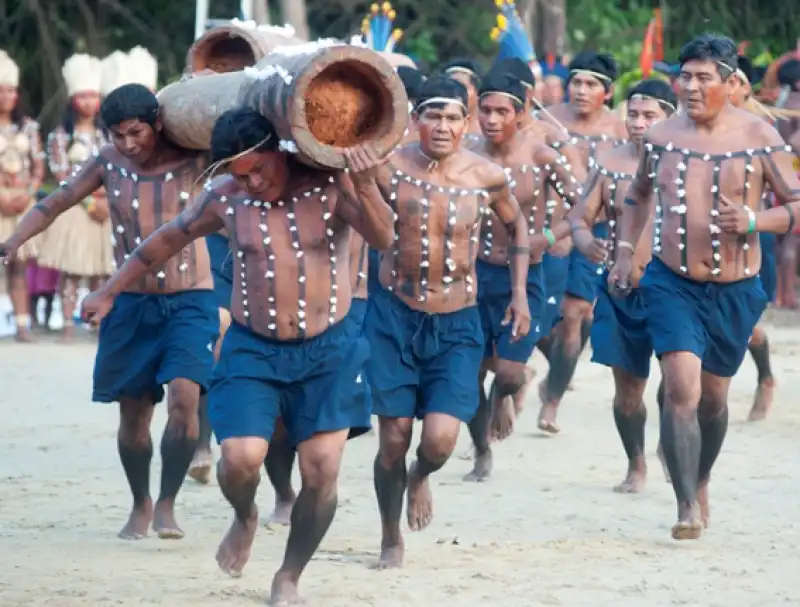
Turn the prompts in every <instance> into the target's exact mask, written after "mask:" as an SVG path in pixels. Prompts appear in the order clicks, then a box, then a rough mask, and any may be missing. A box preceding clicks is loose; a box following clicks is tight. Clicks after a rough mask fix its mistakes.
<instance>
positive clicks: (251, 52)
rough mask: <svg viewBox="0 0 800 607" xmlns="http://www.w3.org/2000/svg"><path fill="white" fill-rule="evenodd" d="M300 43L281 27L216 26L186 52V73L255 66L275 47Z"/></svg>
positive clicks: (219, 71)
mask: <svg viewBox="0 0 800 607" xmlns="http://www.w3.org/2000/svg"><path fill="white" fill-rule="evenodd" d="M297 44H303V41H302V40H300V39H299V38H297V37H296V36H290V35H288V34H287V33H284V31H283V30H282V29H281V28H276V27H262V28H246V27H241V26H239V25H235V24H230V25H219V26H217V27H215V28H212V29H210V30H208V31H207V32H206V33H205V34H203V35H202V36H200V38H198V39H197V40H195V42H194V44H192V46H191V48H189V52H188V53H187V55H186V73H193V72H202V71H203V70H211V71H213V72H218V73H227V72H234V71H236V70H241V69H243V68H245V67H249V66H252V65H255V64H256V63H257V62H258V61H259V60H260V59H262V58H263V57H265V56H266V55H267V54H268V53H270V52H271V51H272V50H274V49H275V48H277V47H279V46H287V45H297Z"/></svg>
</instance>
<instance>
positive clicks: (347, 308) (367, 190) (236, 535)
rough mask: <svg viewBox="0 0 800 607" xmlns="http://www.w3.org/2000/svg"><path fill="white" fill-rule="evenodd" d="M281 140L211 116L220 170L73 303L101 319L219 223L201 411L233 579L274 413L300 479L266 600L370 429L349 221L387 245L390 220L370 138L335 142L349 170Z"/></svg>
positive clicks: (237, 120) (242, 121) (245, 111)
mask: <svg viewBox="0 0 800 607" xmlns="http://www.w3.org/2000/svg"><path fill="white" fill-rule="evenodd" d="M279 146H280V139H279V137H278V135H277V133H276V130H275V127H274V126H273V124H272V123H271V122H270V121H269V120H268V119H267V118H265V117H264V116H262V115H261V114H260V113H259V112H257V111H255V110H253V109H249V108H240V109H234V110H229V111H228V112H225V113H224V114H223V115H222V116H220V117H219V119H218V120H217V122H216V124H215V126H214V130H213V133H212V136H211V153H212V157H213V159H214V160H215V161H216V162H217V163H220V166H221V167H223V168H224V170H225V171H226V172H227V173H229V174H227V175H225V176H222V177H218V178H216V179H214V180H213V181H212V182H211V183H209V184H207V185H206V188H205V191H204V192H203V193H202V194H201V195H200V196H199V197H198V199H197V201H196V202H195V203H194V204H193V205H192V206H191V207H190V208H188V209H187V210H186V211H185V212H184V213H182V214H181V215H180V216H179V217H177V218H176V219H175V220H173V221H171V222H170V223H169V224H167V225H164V226H163V227H162V228H161V229H159V230H158V231H156V232H155V233H154V234H153V235H152V236H151V237H150V238H148V239H147V240H146V241H145V242H143V243H142V244H141V245H140V246H139V247H137V249H136V250H135V251H133V253H132V254H131V256H130V258H129V259H128V261H127V262H126V263H125V265H123V266H122V268H120V269H119V270H118V271H117V272H116V273H115V274H114V275H113V276H112V277H111V279H110V280H109V282H108V283H107V285H106V286H105V287H104V288H103V289H101V290H100V291H98V292H96V293H94V294H92V295H90V296H89V297H88V298H87V300H86V302H85V303H84V313H85V314H86V315H87V316H89V317H93V318H94V319H95V320H96V319H98V318H102V317H103V316H104V315H105V314H106V313H107V312H108V311H109V309H110V308H111V306H112V305H113V301H114V298H115V297H117V295H118V294H119V293H121V292H122V291H123V290H125V289H126V288H128V285H131V284H134V283H135V282H136V281H137V280H140V278H141V277H142V276H145V275H146V274H147V273H149V272H151V271H153V269H154V268H157V267H159V266H160V265H161V264H163V263H164V261H165V260H167V259H169V258H170V257H171V256H172V255H174V254H175V252H176V251H180V250H181V249H183V248H184V247H187V246H189V245H190V243H192V242H194V241H195V240H197V239H199V238H202V237H204V236H207V235H208V234H213V233H214V232H216V231H218V230H220V229H222V228H226V229H227V232H228V235H229V238H230V242H231V248H232V250H233V255H234V264H235V268H234V288H233V302H232V305H231V317H232V319H233V322H232V324H231V327H230V329H229V330H228V333H227V335H226V336H225V340H224V342H223V345H222V353H221V356H220V360H219V362H218V363H217V366H216V367H215V371H214V378H213V381H212V388H211V391H210V394H209V414H210V418H211V423H212V427H213V429H214V434H215V435H216V437H217V440H219V441H220V443H221V447H222V458H221V460H220V463H219V466H218V480H219V484H220V488H221V489H222V493H223V495H225V497H226V498H227V500H228V501H229V502H230V504H231V506H233V509H234V515H235V518H234V522H233V524H232V525H231V528H230V530H229V531H228V533H227V535H226V536H225V538H224V539H223V541H222V543H221V544H220V547H219V550H218V552H217V562H218V564H219V566H220V568H221V569H222V570H223V571H225V572H226V573H228V574H230V575H231V576H239V575H241V573H242V569H243V568H244V566H245V564H246V563H247V560H248V558H249V556H250V549H251V546H252V544H253V539H254V537H255V533H256V529H257V527H258V509H257V507H256V504H255V495H256V488H257V487H258V484H259V481H260V476H261V466H262V465H263V463H264V460H265V457H266V455H267V450H268V442H269V441H270V440H271V438H272V435H273V431H274V429H275V423H276V420H277V418H278V417H281V418H282V420H283V423H284V425H285V427H286V432H287V434H288V437H289V441H290V443H291V445H292V446H293V447H295V448H296V449H297V452H298V456H299V464H300V475H301V478H302V488H301V490H300V493H299V495H298V496H297V500H296V502H295V504H294V507H293V508H292V514H291V530H290V532H289V539H288V543H287V548H286V555H285V558H284V562H283V565H282V566H281V568H280V570H279V571H278V572H277V573H276V575H275V578H274V580H273V584H272V600H273V602H276V603H278V602H280V601H284V600H293V599H294V598H296V593H297V584H298V580H299V578H300V575H301V573H302V572H303V569H305V567H306V565H307V564H308V562H309V560H310V559H311V556H312V555H313V554H314V552H315V551H316V549H317V546H318V545H319V543H320V541H321V540H322V538H323V536H324V535H325V533H326V532H327V530H328V527H330V524H331V522H332V521H333V516H334V513H335V512H336V505H337V479H338V474H339V466H340V464H341V458H342V454H343V453H344V446H345V442H346V441H347V439H348V435H349V436H350V437H352V436H358V435H359V434H362V433H364V432H366V431H367V430H368V429H369V425H370V411H369V407H368V406H367V403H366V401H365V399H363V398H360V395H361V394H363V391H364V386H363V383H364V380H363V377H362V367H363V364H364V362H365V360H366V359H367V357H368V356H369V345H368V343H367V341H366V340H365V339H364V337H363V334H362V332H361V327H360V323H359V322H358V319H356V318H354V313H353V310H352V309H351V290H352V286H351V282H350V276H349V275H350V233H351V227H352V228H354V229H356V230H357V231H358V232H359V233H360V234H361V235H362V236H363V237H364V239H365V240H366V241H367V243H368V244H369V245H370V246H373V247H375V248H377V249H386V248H388V247H389V246H390V245H391V243H392V221H393V219H392V210H391V208H390V207H389V206H388V205H387V204H386V202H385V200H384V199H383V196H382V195H381V193H380V191H379V190H378V187H377V185H376V182H375V175H376V168H377V166H378V164H379V160H378V158H377V157H376V156H375V153H374V152H373V151H372V150H371V149H370V148H369V147H365V146H357V147H353V148H349V149H346V150H345V156H346V158H347V160H348V164H349V167H350V171H349V177H350V179H347V176H346V175H345V174H344V173H343V172H342V171H330V170H321V169H313V168H309V167H307V166H304V165H302V164H300V163H299V162H297V161H296V160H295V159H294V157H293V156H292V155H291V154H289V153H288V152H285V151H282V150H280V149H279ZM351 180H352V181H351ZM350 181H351V184H350V183H348V182H350ZM353 190H354V193H355V196H353V195H351V194H350V193H349V192H352V191H353Z"/></svg>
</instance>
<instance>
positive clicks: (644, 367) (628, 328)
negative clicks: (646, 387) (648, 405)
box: [591, 289, 653, 379]
mask: <svg viewBox="0 0 800 607" xmlns="http://www.w3.org/2000/svg"><path fill="white" fill-rule="evenodd" d="M591 339H592V362H596V363H600V364H601V365H606V366H608V367H616V368H617V369H621V370H623V371H625V372H626V373H629V374H630V375H634V376H636V377H641V378H642V379H647V378H648V377H650V359H651V358H652V357H653V343H652V342H651V341H650V334H649V333H648V332H647V310H646V309H645V307H644V301H642V294H641V293H640V292H639V290H638V289H634V290H633V291H632V292H631V293H630V294H629V295H628V296H627V297H613V296H612V295H610V294H609V293H608V289H600V291H598V293H597V303H595V305H594V322H593V323H592V337H591Z"/></svg>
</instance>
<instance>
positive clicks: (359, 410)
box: [208, 314, 370, 447]
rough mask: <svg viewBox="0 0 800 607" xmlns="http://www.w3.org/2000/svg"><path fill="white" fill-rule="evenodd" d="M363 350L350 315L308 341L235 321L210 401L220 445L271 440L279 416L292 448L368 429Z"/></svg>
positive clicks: (366, 352) (365, 349)
mask: <svg viewBox="0 0 800 607" xmlns="http://www.w3.org/2000/svg"><path fill="white" fill-rule="evenodd" d="M368 357H369V344H368V343H367V341H366V340H365V339H364V337H363V334H362V332H361V327H360V326H359V325H358V323H357V322H356V319H354V318H353V316H352V315H351V314H348V315H347V316H345V317H344V318H343V319H342V320H341V321H339V322H338V323H336V324H335V325H333V326H332V327H330V328H329V329H328V330H326V331H325V332H324V333H321V334H319V335H316V336H314V337H312V338H310V339H304V340H296V341H278V340H273V339H267V338H265V337H262V336H261V335H257V334H256V333H253V332H252V331H250V330H249V329H247V328H246V327H244V326H242V325H240V324H238V323H235V322H234V323H233V324H231V328H230V329H229V330H228V332H227V333H226V335H225V339H224V340H223V342H222V352H221V353H220V358H219V362H218V363H217V366H216V367H215V368H214V378H213V380H212V382H211V390H210V391H209V395H208V397H209V398H208V414H209V419H210V420H211V427H212V429H213V430H214V435H215V436H216V437H217V441H219V442H220V443H221V442H222V441H224V440H226V439H229V438H241V437H246V436H257V437H260V438H263V439H265V440H270V439H271V438H272V433H273V432H274V430H275V422H276V420H277V419H278V418H279V417H280V418H282V419H283V423H284V424H285V425H286V429H287V431H288V433H289V440H290V442H291V444H292V445H293V446H295V447H296V446H297V445H299V444H300V443H302V442H303V441H306V440H308V439H309V438H311V437H312V436H314V435H315V434H317V433H319V432H334V431H336V430H344V429H345V428H349V429H350V438H353V437H355V436H359V435H361V434H364V433H365V432H367V431H368V430H369V429H370V399H369V392H368V390H367V386H366V382H365V380H364V378H363V375H362V371H363V367H364V361H366V360H367V358H368Z"/></svg>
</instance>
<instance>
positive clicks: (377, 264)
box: [367, 247, 381, 295]
mask: <svg viewBox="0 0 800 607" xmlns="http://www.w3.org/2000/svg"><path fill="white" fill-rule="evenodd" d="M367 256H368V257H367V294H368V295H372V294H373V293H377V292H378V291H380V290H381V281H380V278H379V276H380V270H381V253H380V251H376V250H375V249H373V248H372V247H369V250H368V253H367Z"/></svg>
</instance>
